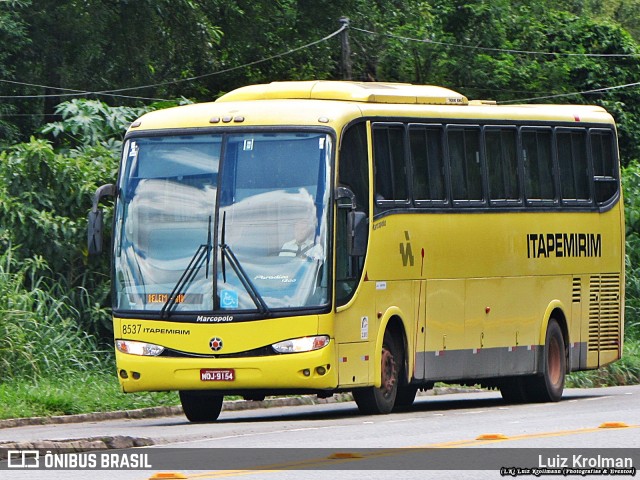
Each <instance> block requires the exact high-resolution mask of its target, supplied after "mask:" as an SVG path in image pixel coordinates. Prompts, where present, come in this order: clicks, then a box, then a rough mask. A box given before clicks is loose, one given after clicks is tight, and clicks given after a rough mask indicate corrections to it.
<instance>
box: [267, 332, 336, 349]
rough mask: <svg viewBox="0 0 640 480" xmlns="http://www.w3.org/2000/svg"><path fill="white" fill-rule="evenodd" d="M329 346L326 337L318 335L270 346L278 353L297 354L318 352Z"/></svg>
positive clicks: (327, 337)
mask: <svg viewBox="0 0 640 480" xmlns="http://www.w3.org/2000/svg"><path fill="white" fill-rule="evenodd" d="M327 345H329V336H328V335H318V336H315V337H302V338H292V339H291V340H285V341H283V342H278V343H274V344H273V345H271V346H272V347H273V349H274V350H275V351H276V352H278V353H299V352H310V351H312V350H319V349H321V348H324V347H326V346H327Z"/></svg>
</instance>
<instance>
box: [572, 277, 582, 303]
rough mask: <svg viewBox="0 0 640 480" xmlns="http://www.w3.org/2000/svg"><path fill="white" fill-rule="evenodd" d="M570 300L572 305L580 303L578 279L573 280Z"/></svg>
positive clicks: (580, 288) (580, 294) (580, 292)
mask: <svg viewBox="0 0 640 480" xmlns="http://www.w3.org/2000/svg"><path fill="white" fill-rule="evenodd" d="M571 299H572V301H573V303H580V302H581V301H582V282H581V281H580V277H577V278H574V279H573V290H572V295H571Z"/></svg>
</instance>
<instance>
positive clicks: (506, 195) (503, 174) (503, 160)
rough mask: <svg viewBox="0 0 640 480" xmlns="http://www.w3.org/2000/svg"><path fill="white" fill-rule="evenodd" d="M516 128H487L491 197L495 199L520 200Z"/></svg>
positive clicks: (486, 138) (486, 139)
mask: <svg viewBox="0 0 640 480" xmlns="http://www.w3.org/2000/svg"><path fill="white" fill-rule="evenodd" d="M516 133H517V132H516V129H515V128H487V129H486V130H485V141H486V148H487V168H488V172H489V198H490V199H491V200H493V201H519V200H520V198H521V196H520V185H519V183H518V150H517V135H516Z"/></svg>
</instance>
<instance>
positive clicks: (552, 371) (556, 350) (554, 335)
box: [526, 318, 567, 402]
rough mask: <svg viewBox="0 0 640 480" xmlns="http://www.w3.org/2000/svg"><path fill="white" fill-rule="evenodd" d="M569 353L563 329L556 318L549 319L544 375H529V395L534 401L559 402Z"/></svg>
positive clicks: (527, 385) (527, 386) (527, 387)
mask: <svg viewBox="0 0 640 480" xmlns="http://www.w3.org/2000/svg"><path fill="white" fill-rule="evenodd" d="M566 368H567V355H566V349H565V345H564V336H563V335H562V329H561V328H560V325H558V322H557V321H556V320H555V319H553V318H552V319H550V320H549V326H548V327H547V335H546V339H545V345H544V364H543V368H542V375H538V376H535V377H529V380H528V382H527V384H526V390H527V396H528V398H529V400H531V401H534V402H557V401H559V400H560V399H561V398H562V392H563V391H564V380H565V372H566Z"/></svg>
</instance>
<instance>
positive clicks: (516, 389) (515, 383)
mask: <svg viewBox="0 0 640 480" xmlns="http://www.w3.org/2000/svg"><path fill="white" fill-rule="evenodd" d="M500 394H501V395H502V398H503V399H504V401H505V402H507V403H524V402H526V401H527V393H526V390H525V387H524V381H523V379H522V378H521V377H515V378H511V379H509V380H505V381H504V382H503V383H502V384H501V385H500Z"/></svg>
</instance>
